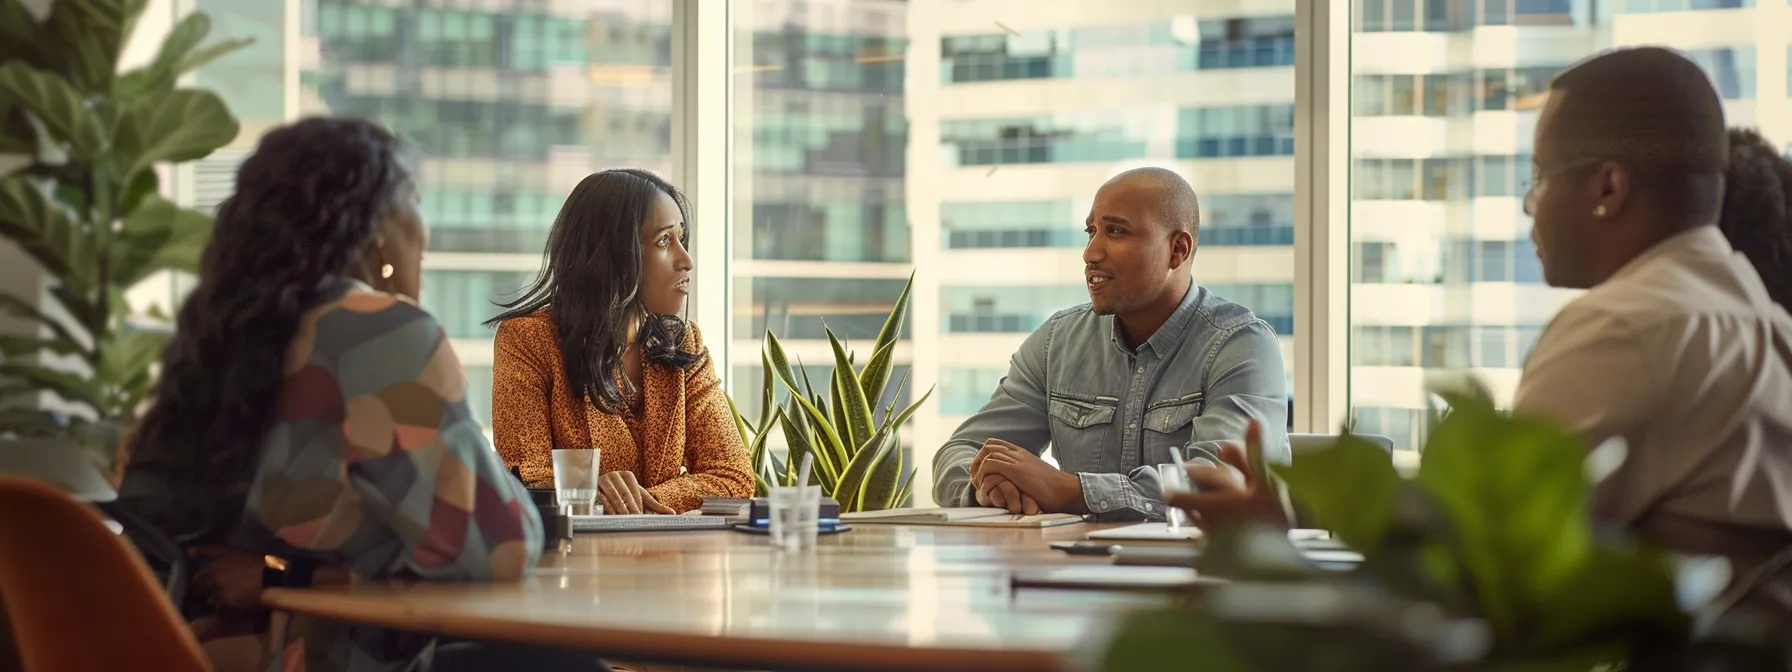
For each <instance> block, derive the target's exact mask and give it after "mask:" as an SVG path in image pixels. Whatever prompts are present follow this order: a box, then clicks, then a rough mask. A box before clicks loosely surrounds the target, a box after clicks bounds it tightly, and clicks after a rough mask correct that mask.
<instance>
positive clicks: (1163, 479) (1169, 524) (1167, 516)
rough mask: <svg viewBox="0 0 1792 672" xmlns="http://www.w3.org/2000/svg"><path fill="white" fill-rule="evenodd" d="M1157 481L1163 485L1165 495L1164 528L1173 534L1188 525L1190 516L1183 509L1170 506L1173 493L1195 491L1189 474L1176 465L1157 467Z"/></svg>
mask: <svg viewBox="0 0 1792 672" xmlns="http://www.w3.org/2000/svg"><path fill="white" fill-rule="evenodd" d="M1157 480H1158V483H1160V484H1162V485H1163V493H1164V526H1165V527H1166V528H1167V529H1169V530H1170V531H1171V532H1175V531H1177V530H1180V529H1182V526H1183V525H1187V524H1188V514H1187V513H1185V512H1184V511H1183V510H1182V509H1178V508H1176V507H1174V506H1170V505H1169V501H1170V495H1171V494H1172V493H1180V492H1188V491H1190V490H1193V488H1191V487H1190V486H1189V481H1188V472H1186V471H1183V470H1181V469H1177V468H1176V465H1174V464H1160V465H1157Z"/></svg>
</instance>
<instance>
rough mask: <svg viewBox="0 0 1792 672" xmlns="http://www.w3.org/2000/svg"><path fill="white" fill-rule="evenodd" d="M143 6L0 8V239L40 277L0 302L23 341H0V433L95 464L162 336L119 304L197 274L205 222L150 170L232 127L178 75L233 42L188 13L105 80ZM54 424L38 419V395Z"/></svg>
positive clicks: (240, 43)
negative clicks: (165, 192) (160, 276)
mask: <svg viewBox="0 0 1792 672" xmlns="http://www.w3.org/2000/svg"><path fill="white" fill-rule="evenodd" d="M146 4H147V0H58V1H57V2H54V3H51V9H50V11H49V14H48V16H46V17H43V18H41V19H40V18H39V17H37V16H35V15H33V14H32V13H31V12H30V11H29V10H28V9H26V8H25V6H24V5H23V4H22V2H21V0H0V153H3V154H13V155H17V156H18V157H19V158H21V159H23V165H22V166H20V167H18V168H17V169H15V170H12V171H11V172H9V173H6V174H4V175H0V236H3V237H4V238H5V239H7V240H8V241H10V242H11V243H12V244H13V245H14V246H16V247H17V248H18V249H19V250H21V251H22V252H24V254H25V255H26V256H27V257H29V258H30V259H31V260H32V261H33V262H35V263H36V265H37V266H38V267H40V268H41V269H42V270H43V272H44V274H45V275H46V276H47V282H46V284H47V288H46V289H47V291H46V292H45V294H47V296H48V301H44V300H40V299H41V297H38V296H30V295H21V294H14V293H5V292H0V314H5V315H7V316H10V317H13V318H16V319H19V320H22V321H24V322H26V323H28V324H29V325H30V326H31V327H32V332H34V333H30V334H24V335H18V334H14V335H7V336H5V337H3V338H0V436H4V435H13V436H44V435H59V436H66V437H70V438H73V439H75V440H76V441H77V442H78V443H80V444H82V445H83V446H84V447H87V448H89V449H90V450H92V451H93V452H94V456H95V458H96V459H98V460H99V461H100V462H101V463H102V464H104V463H108V462H109V461H110V460H111V458H112V455H113V451H114V449H115V448H116V444H117V442H118V440H119V437H120V432H121V431H122V428H123V427H124V426H127V425H128V424H129V423H130V421H131V419H132V417H133V416H134V414H135V412H136V410H137V408H138V406H139V405H140V404H141V403H142V402H143V400H144V399H145V397H146V396H147V395H148V394H149V391H150V389H151V386H152V385H153V383H154V380H155V370H154V369H155V365H156V363H157V360H158V358H159V357H160V355H161V351H162V348H163V346H164V345H166V342H167V338H168V333H167V329H166V328H165V327H157V326H156V324H155V323H156V322H159V321H164V320H165V318H166V316H163V315H153V314H148V315H132V314H130V308H129V306H128V304H127V303H126V301H125V292H126V290H128V289H130V288H131V287H133V286H135V285H137V284H138V283H140V282H142V281H143V280H144V279H146V278H148V277H150V276H151V275H153V274H155V273H158V272H161V271H168V270H173V271H187V272H192V271H196V270H197V269H198V265H199V256H200V253H201V251H202V250H203V249H204V247H205V243H206V241H207V240H208V239H209V237H210V235H211V228H212V218H211V217H210V216H209V215H206V214H205V213H201V212H198V211H194V210H190V209H186V208H181V207H179V206H177V205H175V204H174V203H172V202H170V201H168V200H167V199H165V198H163V197H162V196H161V195H160V194H159V193H158V190H159V188H160V182H159V178H158V176H157V174H156V170H155V167H156V165H158V164H166V163H176V162H182V161H192V160H196V159H200V158H204V157H205V156H207V155H209V154H211V153H212V151H213V150H216V149H218V148H219V147H222V146H224V145H226V144H228V143H229V142H231V141H232V140H234V139H235V138H236V136H237V131H238V124H237V120H236V119H235V118H234V117H232V116H231V114H230V111H229V110H228V109H226V107H225V105H224V102H223V101H222V100H220V99H219V98H218V96H216V95H215V94H213V93H211V92H209V91H202V90H195V89H185V88H180V87H179V86H178V85H177V81H178V80H179V78H180V76H181V75H183V74H185V73H188V72H191V71H192V70H193V69H194V68H197V67H199V66H201V65H204V64H205V63H208V62H210V61H212V60H214V59H217V58H219V57H221V56H224V55H225V54H228V53H230V52H231V51H235V50H237V49H240V48H242V47H244V46H246V45H248V44H249V41H248V40H233V41H223V42H216V43H212V44H204V42H205V38H206V35H207V34H208V33H209V32H210V31H211V21H210V19H209V18H208V17H207V16H206V15H205V14H203V13H197V12H196V13H193V14H189V15H188V16H187V17H186V18H184V19H183V20H181V21H180V22H179V23H178V24H176V25H175V26H174V28H173V29H172V30H171V31H170V32H169V34H168V36H167V38H166V39H164V40H163V42H162V45H161V48H160V50H159V51H158V52H157V54H156V56H155V58H154V59H153V60H152V61H150V62H149V63H148V64H146V65H144V66H142V67H140V68H136V69H133V70H130V71H126V72H122V73H120V72H119V69H120V67H119V65H120V64H119V58H120V54H121V53H122V52H123V49H124V46H125V43H126V42H127V41H128V39H129V37H130V35H131V33H132V31H133V30H134V29H135V27H136V24H137V20H138V18H139V17H140V16H141V15H142V13H143V11H144V8H145V6H146ZM45 395H48V396H49V397H52V398H54V399H55V400H57V401H60V402H61V403H62V405H63V407H64V408H68V407H72V408H73V409H74V410H73V411H71V412H68V413H57V412H50V411H46V410H43V408H42V405H43V404H42V402H43V401H44V399H43V397H44V396H45Z"/></svg>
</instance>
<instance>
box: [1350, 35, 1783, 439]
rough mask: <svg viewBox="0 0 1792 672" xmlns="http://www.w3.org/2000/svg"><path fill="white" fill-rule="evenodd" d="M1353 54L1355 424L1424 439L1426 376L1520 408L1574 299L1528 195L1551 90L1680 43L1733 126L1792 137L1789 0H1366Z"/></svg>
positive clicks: (1372, 430) (1399, 436)
mask: <svg viewBox="0 0 1792 672" xmlns="http://www.w3.org/2000/svg"><path fill="white" fill-rule="evenodd" d="M1356 10H1357V11H1356V13H1355V24H1356V25H1355V31H1356V33H1355V35H1354V37H1353V40H1352V42H1353V43H1352V45H1351V57H1352V60H1351V67H1352V68H1353V70H1354V73H1353V74H1354V77H1353V81H1352V85H1351V105H1352V107H1353V108H1354V109H1353V115H1354V117H1355V118H1354V119H1353V123H1352V137H1351V148H1352V153H1353V158H1354V165H1353V166H1352V171H1351V175H1350V180H1351V198H1352V207H1351V217H1350V227H1351V228H1350V237H1351V241H1352V252H1351V256H1352V259H1351V282H1352V283H1354V285H1353V287H1352V292H1351V305H1350V315H1351V320H1352V334H1351V343H1350V349H1351V363H1352V365H1353V366H1352V369H1353V370H1352V375H1351V382H1350V387H1351V402H1352V406H1353V407H1354V411H1355V418H1356V422H1357V428H1358V430H1359V431H1363V432H1369V433H1380V434H1387V435H1391V436H1393V437H1394V439H1395V442H1396V443H1397V444H1398V445H1400V446H1402V447H1412V448H1416V447H1417V446H1419V445H1421V444H1422V442H1423V440H1424V434H1425V427H1426V418H1427V417H1428V416H1427V412H1428V409H1429V408H1431V405H1430V404H1428V403H1427V401H1428V399H1427V396H1426V395H1425V393H1424V381H1425V379H1426V377H1427V376H1428V375H1435V374H1436V373H1437V372H1439V371H1443V370H1469V371H1473V372H1475V373H1476V374H1477V375H1479V376H1480V377H1481V378H1482V379H1483V380H1484V381H1486V382H1487V383H1488V384H1489V386H1490V388H1491V391H1492V392H1493V393H1494V395H1495V397H1496V399H1497V401H1499V402H1501V403H1503V404H1509V403H1510V402H1511V398H1512V394H1513V392H1514V390H1515V389H1516V387H1517V382H1518V376H1519V370H1520V367H1521V366H1522V365H1523V362H1524V359H1525V357H1526V355H1527V354H1528V353H1529V352H1530V349H1531V346H1532V345H1533V344H1534V343H1535V342H1536V340H1537V337H1538V335H1539V334H1540V333H1541V332H1542V330H1543V328H1544V326H1545V325H1546V324H1547V323H1548V321H1549V319H1550V318H1551V317H1552V316H1553V315H1554V314H1555V311H1556V310H1557V309H1558V308H1559V307H1560V306H1561V304H1562V303H1564V302H1565V301H1567V300H1570V299H1572V298H1573V297H1574V296H1575V293H1573V292H1570V291H1566V290H1558V289H1552V288H1550V287H1548V286H1546V285H1545V284H1544V282H1543V276H1542V267H1541V265H1540V264H1539V263H1538V261H1537V254H1536V248H1535V246H1534V245H1533V244H1532V242H1531V237H1530V218H1529V217H1527V216H1525V215H1524V213H1523V206H1522V203H1523V198H1524V194H1525V192H1526V191H1527V190H1528V189H1529V187H1530V177H1531V170H1532V167H1531V158H1530V154H1531V139H1532V131H1533V128H1534V127H1535V123H1536V118H1537V113H1538V111H1539V109H1540V108H1541V106H1542V102H1543V98H1544V96H1545V94H1546V92H1547V88H1548V84H1549V81H1550V79H1551V78H1552V77H1554V76H1555V74H1556V73H1558V72H1561V71H1562V70H1563V69H1564V68H1566V67H1567V66H1569V65H1571V64H1573V63H1574V62H1575V61H1578V60H1580V59H1582V58H1585V57H1587V56H1590V55H1593V54H1594V53H1597V52H1599V51H1600V50H1603V49H1608V48H1612V47H1618V46H1627V45H1643V44H1650V45H1664V46H1670V47H1674V48H1677V49H1680V50H1682V51H1684V52H1685V53H1686V54H1687V55H1688V56H1690V57H1691V58H1692V59H1694V60H1695V61H1696V62H1698V63H1699V64H1700V65H1701V66H1702V67H1703V68H1704V69H1705V71H1706V74H1708V75H1709V76H1710V77H1711V81H1712V83H1713V85H1714V86H1715V87H1716V89H1717V91H1718V92H1719V94H1720V95H1722V96H1723V98H1724V104H1725V109H1726V112H1727V114H1728V117H1729V122H1730V124H1731V125H1732V126H1756V125H1758V126H1760V127H1761V130H1762V132H1763V133H1764V134H1766V135H1767V136H1768V137H1770V138H1775V139H1777V140H1778V141H1779V142H1785V141H1787V140H1788V139H1792V104H1789V101H1788V98H1787V73H1788V70H1787V68H1786V61H1787V41H1788V38H1789V37H1792V31H1789V30H1788V29H1787V28H1788V26H1792V16H1788V14H1787V8H1786V6H1785V3H1784V2H1782V1H1777V0H1760V1H1759V2H1757V1H1756V0H1628V1H1623V2H1589V1H1585V0H1576V1H1570V0H1549V1H1535V2H1527V1H1524V0H1518V1H1516V2H1507V1H1505V0H1479V1H1475V0H1458V1H1452V2H1435V1H1432V2H1421V1H1418V0H1358V2H1357V7H1356Z"/></svg>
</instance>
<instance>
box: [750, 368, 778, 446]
mask: <svg viewBox="0 0 1792 672" xmlns="http://www.w3.org/2000/svg"><path fill="white" fill-rule="evenodd" d="M759 363H760V366H761V367H762V368H760V369H759V370H760V372H761V373H760V376H759V424H758V425H757V427H758V429H757V430H755V431H761V432H770V431H772V416H773V415H774V413H775V412H776V410H777V408H778V405H777V404H776V403H774V401H773V400H774V399H776V398H777V394H776V392H777V385H778V383H777V382H776V381H774V380H772V376H771V374H768V373H765V372H767V371H771V370H772V366H771V359H770V358H769V357H766V355H765V349H764V348H760V349H759Z"/></svg>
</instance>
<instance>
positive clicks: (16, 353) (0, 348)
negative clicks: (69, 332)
mask: <svg viewBox="0 0 1792 672" xmlns="http://www.w3.org/2000/svg"><path fill="white" fill-rule="evenodd" d="M80 351H81V344H79V343H76V342H74V341H70V340H66V339H61V338H40V337H37V336H18V335H14V334H0V356H3V357H5V358H14V357H29V356H31V355H34V354H37V353H39V352H49V353H51V354H56V355H74V354H79V353H80Z"/></svg>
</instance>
